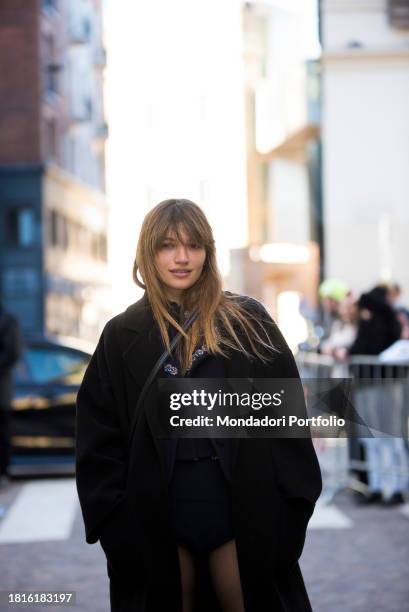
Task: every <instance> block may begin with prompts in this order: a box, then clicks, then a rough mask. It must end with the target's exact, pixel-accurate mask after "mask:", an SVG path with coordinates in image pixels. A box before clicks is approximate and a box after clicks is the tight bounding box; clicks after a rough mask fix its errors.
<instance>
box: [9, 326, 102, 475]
mask: <svg viewBox="0 0 409 612" xmlns="http://www.w3.org/2000/svg"><path fill="white" fill-rule="evenodd" d="M92 351H93V347H91V346H90V345H88V344H87V345H86V346H85V345H84V343H80V342H78V341H73V340H70V339H63V340H62V339H61V338H59V339H56V338H50V337H48V338H44V337H33V336H32V337H29V338H26V339H25V347H24V351H23V356H22V358H21V360H20V361H19V362H18V364H17V365H16V367H15V368H14V399H13V405H12V421H11V433H12V458H11V466H10V473H11V475H12V476H13V475H23V474H24V475H27V474H48V473H49V474H52V473H73V471H74V430H75V402H76V397H77V392H78V388H79V385H80V383H81V381H82V378H83V375H84V372H85V368H86V367H87V365H88V362H89V360H90V357H91V353H92Z"/></svg>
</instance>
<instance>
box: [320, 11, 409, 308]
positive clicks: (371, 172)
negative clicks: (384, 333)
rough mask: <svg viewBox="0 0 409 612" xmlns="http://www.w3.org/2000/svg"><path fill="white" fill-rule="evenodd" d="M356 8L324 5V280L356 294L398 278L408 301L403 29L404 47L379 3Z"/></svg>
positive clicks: (408, 142)
mask: <svg viewBox="0 0 409 612" xmlns="http://www.w3.org/2000/svg"><path fill="white" fill-rule="evenodd" d="M341 5H343V9H344V10H340V6H341ZM356 5H361V10H357V7H356V6H354V7H353V8H352V7H351V3H350V2H347V1H346V0H345V2H344V3H342V2H339V1H338V2H326V3H324V10H327V11H331V12H330V13H329V14H327V15H324V39H325V47H324V70H323V76H324V79H323V145H324V160H323V161H324V166H323V178H324V214H325V249H326V275H327V276H335V277H340V278H343V279H344V280H345V281H347V282H348V283H350V284H351V286H352V287H353V288H354V289H355V290H357V291H360V290H362V289H367V288H368V287H370V286H371V285H373V284H374V283H376V282H378V281H379V280H380V279H382V280H396V281H398V282H400V283H401V284H402V285H403V286H404V288H405V290H406V295H405V298H406V299H407V300H409V268H408V266H407V261H408V258H409V241H408V237H409V171H408V169H409V113H408V110H407V109H408V108H409V46H408V45H409V33H406V34H405V35H404V36H405V41H406V45H407V50H406V51H401V47H402V36H403V35H402V32H398V31H395V30H392V29H390V28H389V27H388V25H387V16H386V13H385V11H384V10H383V9H382V7H381V10H379V7H380V5H383V8H384V5H385V3H383V2H379V1H377V0H376V1H375V0H374V1H373V2H357V3H356ZM348 6H349V9H350V10H349V11H347V10H346V9H347V8H348ZM334 7H335V9H334ZM365 7H366V10H364V9H365ZM341 8H342V7H341ZM333 9H334V10H333ZM375 9H376V10H375ZM350 38H354V39H359V40H362V41H365V48H364V49H362V50H359V49H358V50H353V51H350V50H347V49H345V48H344V49H342V46H343V45H345V44H346V43H347V41H348V40H349V39H350ZM382 50H383V51H382Z"/></svg>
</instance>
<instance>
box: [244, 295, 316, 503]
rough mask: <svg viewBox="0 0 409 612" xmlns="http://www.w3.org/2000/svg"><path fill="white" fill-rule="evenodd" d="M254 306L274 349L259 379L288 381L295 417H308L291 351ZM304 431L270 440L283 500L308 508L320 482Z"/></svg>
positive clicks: (271, 322)
mask: <svg viewBox="0 0 409 612" xmlns="http://www.w3.org/2000/svg"><path fill="white" fill-rule="evenodd" d="M253 304H254V308H255V309H256V311H257V313H258V315H259V317H260V319H259V320H260V322H261V323H262V324H263V326H264V328H265V329H266V331H267V333H268V335H269V339H270V341H271V344H272V345H273V347H274V348H275V349H277V351H272V354H271V357H272V358H271V361H269V363H268V364H266V365H264V364H263V365H260V367H259V370H258V376H259V377H265V378H270V377H271V378H278V379H280V378H288V379H291V381H292V382H291V384H292V385H294V389H293V392H292V397H293V398H294V400H295V402H296V408H295V410H296V413H297V415H298V416H302V417H303V416H307V410H306V405H305V399H304V391H303V387H302V383H301V379H300V374H299V372H298V368H297V364H296V363H295V359H294V356H293V354H292V352H291V349H290V347H289V346H288V344H287V342H286V341H285V339H284V337H283V335H282V333H281V332H280V330H279V328H278V326H277V324H276V323H275V321H274V320H273V319H272V318H271V316H270V315H269V314H268V312H267V310H266V309H265V308H264V306H263V305H262V304H260V303H259V302H257V301H256V300H254V301H253ZM306 431H307V434H305V433H304V434H303V436H304V437H291V438H272V439H271V451H272V455H273V465H274V469H275V472H276V477H277V481H278V484H279V487H280V490H281V492H282V494H283V496H284V497H288V498H290V497H294V498H304V499H306V500H308V501H309V502H310V504H315V502H316V501H317V499H318V497H319V496H320V494H321V491H322V478H321V470H320V467H319V463H318V459H317V455H316V453H315V449H314V445H313V443H312V440H311V436H310V435H309V433H310V432H309V428H306Z"/></svg>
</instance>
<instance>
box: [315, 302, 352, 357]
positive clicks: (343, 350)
mask: <svg viewBox="0 0 409 612" xmlns="http://www.w3.org/2000/svg"><path fill="white" fill-rule="evenodd" d="M337 313H338V318H336V319H335V320H334V321H333V323H332V325H331V328H330V331H329V335H328V337H327V338H326V339H324V340H323V341H322V342H321V344H320V352H321V353H322V354H323V355H330V356H331V357H333V358H334V359H335V360H336V361H341V362H343V361H345V360H346V358H347V356H348V350H349V348H350V347H351V346H352V344H353V343H354V341H355V339H356V335H357V331H358V308H357V304H356V300H355V298H354V297H353V295H352V293H349V294H348V295H347V296H346V297H345V298H344V299H343V300H341V301H340V302H339V303H338V309H337Z"/></svg>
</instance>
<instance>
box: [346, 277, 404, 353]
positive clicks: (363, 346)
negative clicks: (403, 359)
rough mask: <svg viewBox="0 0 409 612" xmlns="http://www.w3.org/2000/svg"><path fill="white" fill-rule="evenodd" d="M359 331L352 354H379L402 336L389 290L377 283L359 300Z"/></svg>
mask: <svg viewBox="0 0 409 612" xmlns="http://www.w3.org/2000/svg"><path fill="white" fill-rule="evenodd" d="M358 313H359V315H358V316H359V321H358V332H357V336H356V339H355V341H354V342H353V343H352V345H351V347H350V349H349V354H350V355H379V353H381V352H382V351H384V350H385V349H387V348H388V347H389V346H391V344H393V343H394V342H395V341H396V340H399V338H400V337H401V332H402V326H401V324H400V322H399V320H398V317H397V313H396V311H395V310H394V308H393V307H392V305H391V303H390V299H389V295H388V290H387V288H386V287H385V286H383V285H377V286H376V287H374V288H373V289H372V290H371V291H369V292H368V293H363V294H362V295H361V296H360V298H359V300H358Z"/></svg>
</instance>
